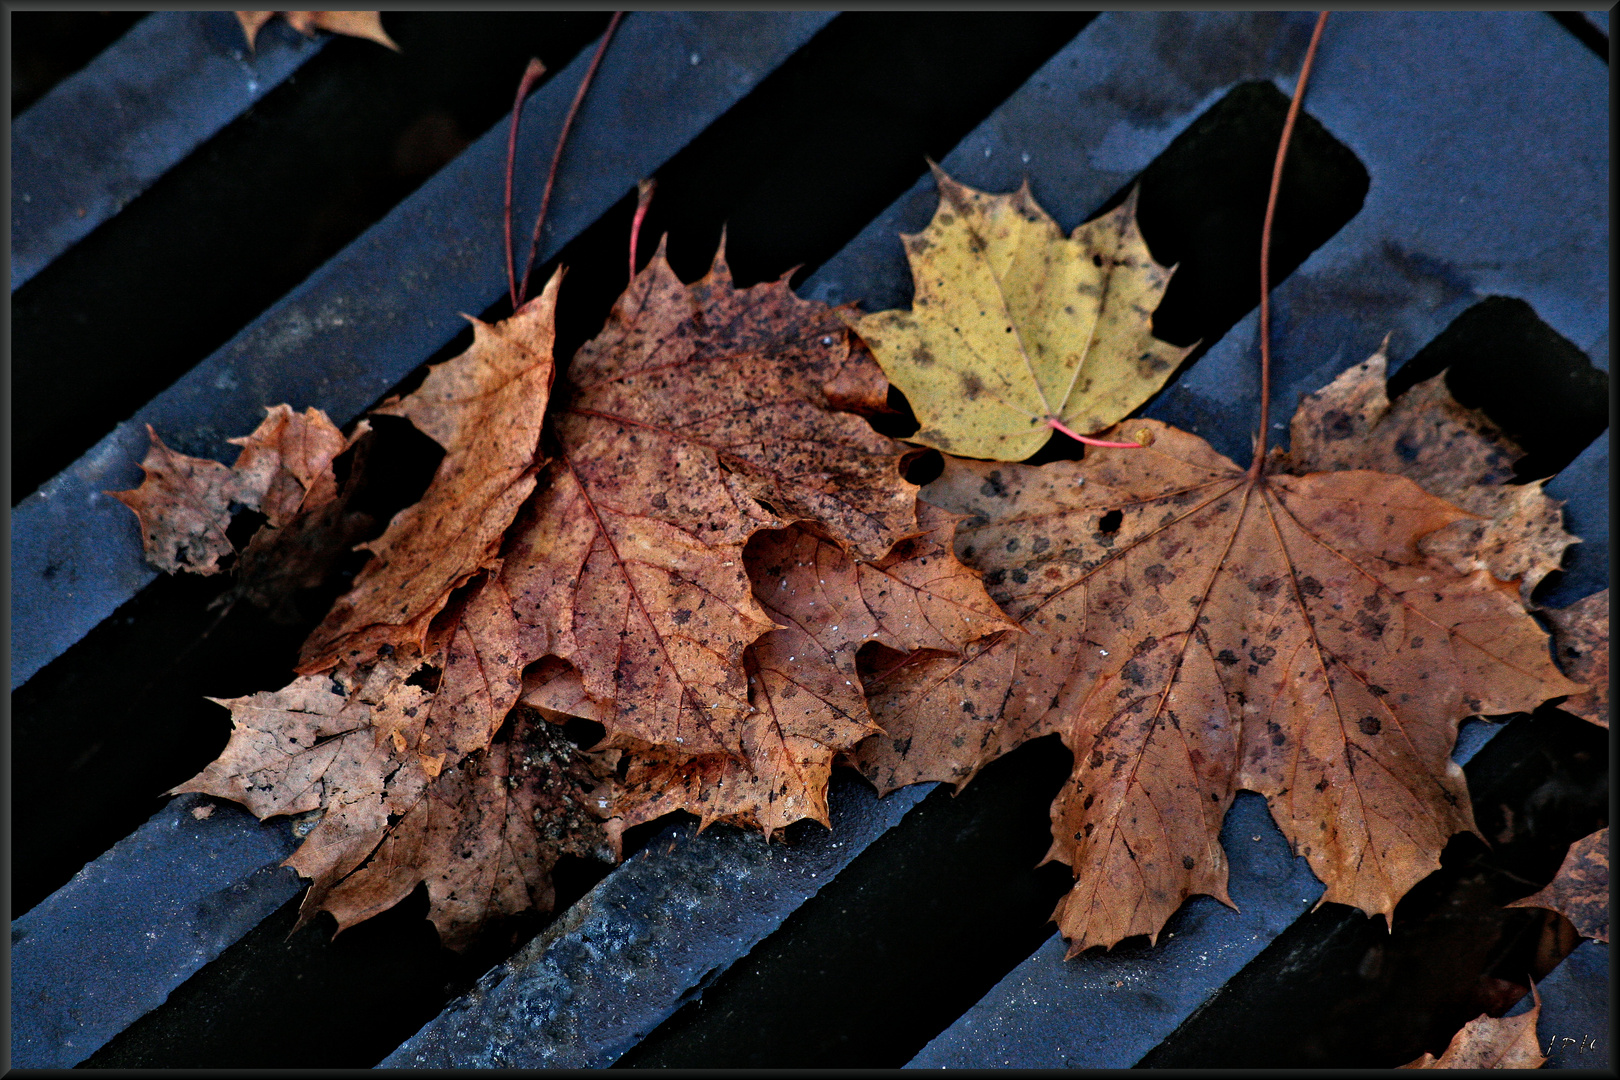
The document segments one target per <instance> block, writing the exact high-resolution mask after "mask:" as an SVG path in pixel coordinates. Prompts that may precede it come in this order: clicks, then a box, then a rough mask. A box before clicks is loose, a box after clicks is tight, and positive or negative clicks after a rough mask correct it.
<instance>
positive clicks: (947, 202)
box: [845, 166, 1191, 461]
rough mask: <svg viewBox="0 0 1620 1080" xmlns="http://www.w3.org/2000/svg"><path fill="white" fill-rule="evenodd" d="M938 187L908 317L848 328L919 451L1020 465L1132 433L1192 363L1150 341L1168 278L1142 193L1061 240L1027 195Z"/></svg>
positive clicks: (909, 243)
mask: <svg viewBox="0 0 1620 1080" xmlns="http://www.w3.org/2000/svg"><path fill="white" fill-rule="evenodd" d="M934 177H935V179H936V181H937V182H938V184H939V193H940V199H939V208H938V210H936V211H935V213H934V219H933V220H932V221H931V222H929V224H928V227H927V228H926V229H924V230H923V231H922V232H920V233H916V234H913V235H909V236H905V235H903V236H902V237H901V239H902V240H903V241H904V242H905V245H906V256H907V258H908V260H909V261H910V264H911V273H912V278H913V280H914V282H915V289H916V292H915V298H914V299H913V301H912V309H911V310H910V311H899V310H895V311H882V312H878V313H877V314H874V315H865V316H858V315H855V314H846V315H845V318H846V321H848V322H849V325H850V326H851V328H852V329H854V330H855V332H856V333H857V334H859V335H860V336H861V338H862V339H863V340H864V341H865V342H866V344H867V346H868V347H870V348H871V350H872V353H873V355H874V356H876V357H877V361H878V363H879V364H880V365H881V366H882V368H883V371H884V373H885V374H886V375H888V377H889V381H890V382H892V383H894V385H896V386H897V387H899V388H900V390H901V391H902V392H903V393H904V394H905V395H906V399H907V400H908V401H909V402H910V403H911V407H912V410H913V411H914V412H915V413H916V415H917V419H918V421H919V422H920V423H921V424H922V428H921V430H920V431H918V432H917V434H916V435H915V436H913V437H912V438H913V439H914V441H916V442H920V443H922V444H924V445H926V446H932V447H934V448H936V449H939V450H945V451H949V452H950V453H952V454H957V455H959V456H964V457H976V458H991V459H994V460H997V461H1019V460H1022V459H1024V458H1027V457H1029V456H1030V455H1031V454H1033V453H1035V451H1037V450H1039V449H1040V448H1041V447H1042V446H1043V445H1045V443H1046V440H1047V439H1048V438H1050V437H1051V434H1052V431H1053V430H1054V429H1055V428H1059V425H1061V427H1062V428H1067V429H1069V430H1070V431H1071V432H1077V433H1079V434H1083V435H1089V434H1091V433H1092V432H1096V431H1100V430H1102V429H1103V428H1105V427H1108V426H1109V425H1111V424H1114V423H1116V422H1117V421H1119V420H1121V419H1123V418H1124V417H1125V416H1127V415H1128V414H1129V413H1130V412H1131V411H1132V410H1133V409H1135V408H1136V407H1137V406H1139V405H1141V404H1142V403H1143V402H1144V401H1146V400H1147V399H1148V398H1149V397H1151V396H1152V395H1153V394H1154V393H1155V392H1156V391H1158V389H1159V388H1160V387H1162V386H1163V385H1164V383H1165V380H1166V379H1168V378H1169V377H1170V374H1171V372H1173V371H1175V369H1176V367H1177V365H1179V364H1180V363H1181V361H1182V360H1183V359H1184V358H1185V357H1186V356H1187V354H1188V353H1189V352H1190V351H1191V349H1190V348H1186V349H1184V348H1178V347H1176V346H1173V345H1169V344H1167V343H1165V342H1163V341H1160V340H1158V339H1157V338H1155V337H1154V336H1153V331H1152V326H1151V323H1152V317H1153V310H1154V308H1156V307H1157V306H1158V304H1159V301H1160V299H1161V298H1162V297H1163V296H1164V290H1165V287H1166V286H1167V285H1168V284H1169V282H1170V275H1171V273H1172V269H1173V268H1168V267H1163V266H1160V265H1159V264H1158V263H1156V262H1154V261H1153V257H1152V255H1150V254H1149V253H1148V249H1147V245H1146V244H1145V243H1144V242H1143V240H1142V234H1141V232H1140V230H1139V229H1138V228H1137V224H1136V193H1135V192H1132V193H1131V196H1130V197H1129V198H1127V199H1126V200H1125V202H1124V203H1122V204H1121V205H1120V206H1119V207H1118V208H1117V209H1115V210H1113V211H1111V212H1109V213H1107V214H1104V215H1103V216H1102V217H1100V218H1098V219H1096V220H1095V221H1090V222H1087V223H1086V224H1084V225H1081V226H1080V227H1079V228H1077V229H1075V231H1074V233H1073V234H1072V235H1070V236H1068V237H1065V236H1064V235H1063V230H1062V229H1060V228H1059V227H1058V224H1057V222H1055V221H1053V220H1052V218H1051V216H1050V215H1049V214H1047V213H1046V211H1044V210H1042V209H1041V208H1040V206H1038V205H1037V204H1036V202H1035V200H1034V198H1033V197H1032V196H1031V195H1030V192H1029V185H1028V184H1027V183H1026V184H1025V185H1024V186H1023V187H1022V188H1020V189H1019V190H1018V191H1016V192H1014V193H1012V194H1011V195H988V194H986V193H984V192H981V191H975V190H973V189H972V188H970V187H967V186H966V185H963V184H959V183H957V182H956V181H955V180H952V179H951V178H950V177H949V176H947V175H945V173H944V172H943V171H941V170H940V169H939V168H938V166H935V167H934Z"/></svg>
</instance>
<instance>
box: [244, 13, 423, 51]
mask: <svg viewBox="0 0 1620 1080" xmlns="http://www.w3.org/2000/svg"><path fill="white" fill-rule="evenodd" d="M277 15H283V16H285V17H286V19H287V24H288V25H289V26H291V27H292V28H293V29H294V30H297V31H298V32H299V33H300V34H303V35H304V36H305V37H314V36H315V31H317V30H326V31H329V32H331V33H334V34H345V35H347V36H349V37H359V38H365V39H367V40H368V41H375V42H376V43H377V44H379V45H386V46H388V47H389V48H390V49H393V50H394V51H395V52H399V46H398V45H395V44H394V42H393V39H392V38H390V37H389V36H388V34H387V33H386V32H385V31H384V30H383V27H382V13H381V12H377V11H238V12H237V13H236V18H237V21H238V22H240V23H241V24H242V32H243V33H245V34H246V35H247V43H248V48H250V49H251V48H253V47H254V42H255V41H256V40H257V39H258V36H259V31H260V30H261V29H263V28H264V24H265V23H267V22H269V21H270V20H271V19H273V18H275V17H276V16H277Z"/></svg>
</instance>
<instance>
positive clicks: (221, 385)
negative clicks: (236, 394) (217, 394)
mask: <svg viewBox="0 0 1620 1080" xmlns="http://www.w3.org/2000/svg"><path fill="white" fill-rule="evenodd" d="M236 385H237V384H236V376H235V375H232V374H231V369H230V368H226V369H224V370H223V371H221V372H220V373H219V374H218V375H215V376H214V389H215V390H235V389H236Z"/></svg>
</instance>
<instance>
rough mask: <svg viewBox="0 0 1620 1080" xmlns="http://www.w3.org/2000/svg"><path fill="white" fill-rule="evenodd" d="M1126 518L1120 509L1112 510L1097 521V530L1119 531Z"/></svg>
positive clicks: (1105, 531) (1104, 531)
mask: <svg viewBox="0 0 1620 1080" xmlns="http://www.w3.org/2000/svg"><path fill="white" fill-rule="evenodd" d="M1124 520H1125V515H1124V514H1122V513H1120V512H1119V511H1118V510H1110V511H1108V513H1106V514H1104V515H1103V516H1102V517H1101V518H1100V519H1099V520H1098V521H1097V531H1098V532H1101V533H1116V532H1118V531H1119V526H1120V522H1122V521H1124Z"/></svg>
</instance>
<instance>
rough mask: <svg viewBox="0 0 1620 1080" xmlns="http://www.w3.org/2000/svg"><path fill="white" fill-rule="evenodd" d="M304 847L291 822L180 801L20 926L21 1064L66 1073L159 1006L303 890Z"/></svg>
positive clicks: (16, 935)
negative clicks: (292, 859)
mask: <svg viewBox="0 0 1620 1080" xmlns="http://www.w3.org/2000/svg"><path fill="white" fill-rule="evenodd" d="M200 808H207V809H206V810H205V812H206V814H207V816H206V817H203V818H198V817H196V816H195V815H194V814H193V813H192V811H193V810H194V809H200ZM295 846H297V845H296V842H295V841H294V839H293V835H292V830H291V829H290V827H289V826H288V825H287V823H286V822H284V821H277V822H272V823H270V824H260V823H259V822H258V821H256V820H254V818H253V815H251V814H249V813H247V812H246V811H245V810H241V809H239V808H237V807H235V806H233V805H230V804H228V803H215V802H214V800H212V799H209V798H206V797H204V796H201V795H183V796H180V797H179V798H177V799H174V800H172V801H171V802H170V803H169V805H168V806H166V807H164V809H163V810H161V811H160V812H159V813H157V814H156V815H155V816H153V818H152V819H151V820H150V821H148V822H147V823H146V824H145V825H142V826H141V827H140V828H139V829H137V830H136V831H135V832H134V833H133V834H132V835H131V836H129V837H128V838H127V839H125V840H122V841H120V842H119V843H118V844H116V845H114V846H113V848H112V849H111V850H110V851H108V852H107V853H106V854H105V855H103V856H101V858H99V859H97V860H96V861H95V862H93V863H91V864H90V865H89V866H86V867H85V868H84V869H83V870H81V871H79V873H78V874H77V875H75V876H74V878H73V880H72V881H70V882H68V883H67V884H66V885H64V886H63V887H62V888H60V889H58V890H57V891H56V892H54V893H52V894H51V896H50V897H49V898H47V899H46V900H44V901H43V902H41V903H40V904H38V905H37V906H35V907H34V908H32V909H31V910H30V911H29V912H28V913H27V914H25V915H24V916H23V917H22V918H20V919H17V920H16V921H15V922H13V923H12V924H11V1064H12V1066H13V1067H14V1068H20V1069H65V1068H69V1067H71V1066H73V1065H74V1064H76V1063H78V1062H80V1061H83V1060H84V1059H85V1058H87V1057H89V1056H90V1055H91V1054H92V1053H94V1052H95V1051H96V1049H97V1048H99V1047H100V1046H102V1044H104V1043H106V1042H107V1040H108V1039H111V1038H112V1037H113V1036H114V1035H116V1034H118V1033H119V1032H120V1031H122V1030H123V1029H124V1028H125V1027H127V1026H128V1025H129V1024H130V1023H131V1022H133V1021H134V1020H136V1019H137V1018H138V1017H140V1016H142V1015H144V1014H145V1013H146V1012H148V1011H149V1010H151V1009H153V1008H155V1007H157V1006H158V1005H161V1004H162V1003H163V1000H164V999H165V998H166V997H168V995H169V992H170V991H171V990H173V989H174V988H175V987H176V986H179V985H180V984H181V983H182V982H184V981H185V980H186V979H187V978H188V977H190V976H191V975H192V973H194V972H195V971H197V970H198V969H199V968H201V967H202V966H203V965H204V964H206V963H208V962H209V961H210V960H212V959H214V957H216V956H218V955H219V954H220V952H221V951H223V950H224V949H225V948H226V947H227V946H229V945H230V944H231V943H232V942H234V941H236V939H237V938H239V937H241V936H242V935H243V934H245V933H246V932H247V931H249V930H251V929H252V928H253V927H254V926H256V925H258V923H259V921H260V920H261V919H263V918H264V917H265V916H266V915H269V914H270V913H271V912H272V911H275V910H276V908H278V907H280V906H281V905H282V904H283V903H285V902H286V901H287V900H288V899H290V898H291V897H292V896H293V894H294V893H296V892H297V891H298V888H299V885H298V878H297V876H296V875H295V874H294V873H293V872H292V871H291V870H289V869H286V868H285V867H282V866H281V865H280V863H281V860H282V859H284V858H286V857H287V856H288V855H290V854H292V850H293V848H294V847H295Z"/></svg>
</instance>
